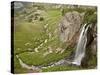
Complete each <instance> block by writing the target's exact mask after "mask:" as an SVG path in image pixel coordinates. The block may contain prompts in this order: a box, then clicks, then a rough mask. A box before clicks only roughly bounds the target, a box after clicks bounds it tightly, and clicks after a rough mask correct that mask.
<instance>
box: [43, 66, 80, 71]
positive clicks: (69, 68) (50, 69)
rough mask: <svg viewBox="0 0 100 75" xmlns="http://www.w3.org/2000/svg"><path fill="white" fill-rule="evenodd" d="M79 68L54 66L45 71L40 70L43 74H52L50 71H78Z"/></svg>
mask: <svg viewBox="0 0 100 75" xmlns="http://www.w3.org/2000/svg"><path fill="white" fill-rule="evenodd" d="M79 69H81V68H80V67H77V66H67V65H66V66H54V67H50V68H46V69H42V71H43V72H52V71H66V70H67V71H68V70H79Z"/></svg>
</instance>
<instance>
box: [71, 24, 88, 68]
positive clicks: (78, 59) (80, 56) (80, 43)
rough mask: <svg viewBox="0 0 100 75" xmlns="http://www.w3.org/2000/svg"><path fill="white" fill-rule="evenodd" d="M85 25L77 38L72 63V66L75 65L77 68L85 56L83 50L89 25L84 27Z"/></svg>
mask: <svg viewBox="0 0 100 75" xmlns="http://www.w3.org/2000/svg"><path fill="white" fill-rule="evenodd" d="M86 25H87V24H85V25H84V26H83V28H82V31H81V33H80V36H79V40H78V44H77V48H76V52H75V57H74V60H73V62H72V64H75V65H77V66H79V65H81V61H82V59H83V58H84V56H85V49H86V43H87V30H88V27H89V25H88V26H87V27H86Z"/></svg>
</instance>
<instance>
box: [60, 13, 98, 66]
mask: <svg viewBox="0 0 100 75" xmlns="http://www.w3.org/2000/svg"><path fill="white" fill-rule="evenodd" d="M83 18H84V15H82V14H80V13H78V12H76V11H73V12H68V13H66V14H65V16H64V17H63V19H62V20H61V22H60V24H59V32H60V34H59V35H60V39H61V41H62V42H64V43H65V44H66V46H67V47H68V48H72V47H76V45H77V43H78V39H79V36H80V32H81V28H82V25H81V24H82V22H83ZM94 58H95V59H96V58H97V25H96V24H93V23H91V27H89V29H88V31H87V45H86V52H85V57H84V58H83V59H82V61H81V66H82V67H85V68H86V67H88V66H89V65H90V64H89V62H90V63H91V61H94ZM90 66H91V65H90ZM92 66H93V64H92Z"/></svg>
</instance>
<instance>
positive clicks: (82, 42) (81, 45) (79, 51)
mask: <svg viewBox="0 0 100 75" xmlns="http://www.w3.org/2000/svg"><path fill="white" fill-rule="evenodd" d="M88 28H89V25H88V26H87V24H85V25H84V26H83V28H82V31H81V33H80V36H79V40H78V44H77V48H76V52H75V57H74V60H73V61H72V62H70V61H68V60H65V59H62V60H60V61H58V62H55V63H50V64H48V66H41V65H40V66H33V65H31V66H30V65H27V64H25V63H24V62H23V61H22V60H21V59H20V58H19V56H18V55H16V57H17V59H18V60H19V63H20V65H21V66H22V67H23V68H26V69H31V70H41V69H43V68H48V67H53V66H57V65H63V64H66V63H67V64H75V65H77V66H79V65H81V61H82V59H83V58H84V56H85V50H86V44H87V30H88Z"/></svg>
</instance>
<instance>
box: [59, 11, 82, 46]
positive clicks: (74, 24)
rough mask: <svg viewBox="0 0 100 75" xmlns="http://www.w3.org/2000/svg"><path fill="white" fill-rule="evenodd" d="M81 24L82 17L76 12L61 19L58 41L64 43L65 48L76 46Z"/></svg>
mask: <svg viewBox="0 0 100 75" xmlns="http://www.w3.org/2000/svg"><path fill="white" fill-rule="evenodd" d="M82 22H83V15H81V14H80V13H78V12H76V11H73V12H68V13H66V14H65V16H64V17H63V18H62V20H61V22H60V24H59V32H60V40H61V41H62V42H66V46H68V47H69V46H71V47H73V46H74V45H75V44H76V42H77V39H78V36H79V31H80V28H81V24H82Z"/></svg>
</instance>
